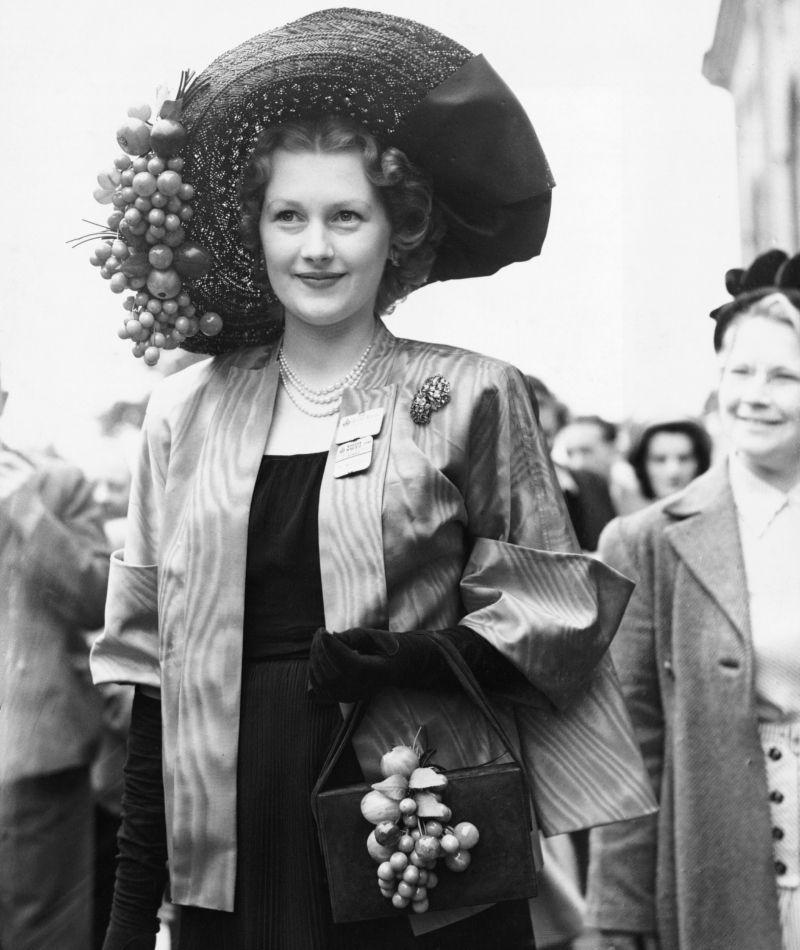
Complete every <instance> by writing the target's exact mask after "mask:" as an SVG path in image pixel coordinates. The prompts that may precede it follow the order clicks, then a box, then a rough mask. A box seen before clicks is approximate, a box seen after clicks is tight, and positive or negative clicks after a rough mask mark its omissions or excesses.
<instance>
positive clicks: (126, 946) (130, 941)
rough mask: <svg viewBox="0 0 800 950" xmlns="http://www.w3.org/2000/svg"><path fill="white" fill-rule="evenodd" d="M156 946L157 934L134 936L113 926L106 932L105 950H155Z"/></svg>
mask: <svg viewBox="0 0 800 950" xmlns="http://www.w3.org/2000/svg"><path fill="white" fill-rule="evenodd" d="M155 946H156V935H155V934H149V933H148V934H134V935H133V936H132V935H131V934H130V933H128V931H127V930H125V929H124V928H118V927H116V926H115V925H114V924H111V926H110V927H109V928H108V930H107V931H106V939H105V942H104V943H103V950H155Z"/></svg>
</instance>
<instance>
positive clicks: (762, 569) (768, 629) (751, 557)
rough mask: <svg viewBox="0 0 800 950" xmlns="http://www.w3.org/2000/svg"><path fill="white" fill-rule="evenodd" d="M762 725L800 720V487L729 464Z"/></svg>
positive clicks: (734, 460)
mask: <svg viewBox="0 0 800 950" xmlns="http://www.w3.org/2000/svg"><path fill="white" fill-rule="evenodd" d="M729 466H730V469H729V470H730V481H731V488H732V490H733V497H734V501H735V503H736V509H737V513H738V520H739V533H740V537H741V540H742V550H743V554H744V567H745V573H746V575H747V590H748V594H749V600H750V629H751V632H752V638H753V650H754V654H755V664H756V675H755V679H756V682H755V686H756V698H757V702H758V713H759V719H760V720H761V721H768V722H776V721H791V720H800V485H795V487H794V488H793V489H792V490H791V491H790V492H789V493H788V494H785V493H784V492H782V491H780V490H779V489H777V488H774V487H773V486H772V485H769V484H767V482H765V481H763V480H762V479H760V478H758V476H756V475H754V474H753V473H752V472H751V471H750V469H749V468H747V467H746V466H745V464H744V463H743V462H742V461H741V459H739V458H738V457H737V456H736V455H731V457H730V460H729Z"/></svg>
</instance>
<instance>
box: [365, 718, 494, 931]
mask: <svg viewBox="0 0 800 950" xmlns="http://www.w3.org/2000/svg"><path fill="white" fill-rule="evenodd" d="M417 736H419V733H417ZM429 758H430V753H427V754H426V753H425V752H423V750H422V749H421V747H420V746H419V745H418V743H417V741H416V740H415V741H414V743H413V745H412V746H405V745H399V746H395V747H394V748H393V749H391V750H390V751H389V752H387V753H386V754H385V755H384V756H383V757H382V759H381V775H383V776H384V779H383V781H382V782H376V783H375V784H374V785H373V786H372V791H371V792H367V794H366V795H365V796H364V797H363V799H362V800H361V814H362V815H363V816H364V817H365V818H366V819H367V821H370V822H372V824H374V825H375V828H374V829H373V830H372V831H371V832H370V835H369V837H368V838H367V851H368V852H369V854H370V857H371V858H372V859H373V860H374V861H377V862H378V887H379V888H380V892H381V894H383V896H384V897H385V898H387V899H388V900H391V902H392V904H393V905H394V906H395V907H396V908H397V909H398V910H402V909H404V908H406V907H408V906H409V904H410V905H411V908H412V910H413V911H414V912H415V913H417V914H424V913H425V912H426V911H427V910H428V908H429V906H430V902H429V898H428V892H429V891H431V890H433V888H435V887H436V885H437V884H438V883H439V877H438V875H437V874H436V870H435V869H436V864H437V860H438V859H439V858H444V863H445V865H446V866H447V868H448V869H449V870H451V871H457V872H458V871H466V869H467V868H468V867H469V865H470V862H471V861H472V853H471V849H472V848H474V847H475V845H476V844H477V843H478V841H479V840H480V833H479V831H478V829H477V828H476V827H475V825H473V824H472V823H471V822H468V821H462V822H459V824H457V825H455V826H453V825H452V824H451V821H452V818H453V813H452V811H451V810H450V808H448V806H447V805H446V804H444V801H443V799H444V796H445V794H446V788H447V784H448V782H447V776H446V775H444V774H443V773H442V772H441V771H439V770H438V769H437V768H436V767H435V766H434V767H429V766H426V765H423V763H424V762H426V761H427V760H428V759H429Z"/></svg>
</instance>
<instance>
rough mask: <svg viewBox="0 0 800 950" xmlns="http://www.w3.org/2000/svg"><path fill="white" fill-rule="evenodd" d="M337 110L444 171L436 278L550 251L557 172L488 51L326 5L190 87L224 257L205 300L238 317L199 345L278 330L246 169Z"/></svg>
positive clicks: (212, 228)
mask: <svg viewBox="0 0 800 950" xmlns="http://www.w3.org/2000/svg"><path fill="white" fill-rule="evenodd" d="M331 114H334V115H342V116H348V117H350V118H351V119H354V120H355V121H357V122H359V123H360V124H362V125H363V126H365V127H366V128H367V129H368V130H369V131H370V132H371V133H372V134H373V135H375V136H376V137H377V138H378V140H379V141H380V142H381V143H382V144H383V145H384V146H390V145H391V146H395V147H397V148H399V149H401V150H402V151H403V152H405V154H406V155H407V156H408V157H409V159H410V160H411V161H412V162H414V163H415V164H417V165H418V166H420V167H421V168H423V169H424V170H425V171H426V172H427V173H428V174H429V175H430V176H431V178H432V181H433V191H434V199H435V201H436V203H437V204H438V206H439V207H440V209H441V210H442V212H443V214H444V218H445V222H446V225H447V233H446V236H445V238H444V240H443V242H442V244H441V245H440V247H439V249H438V252H437V259H436V263H435V264H434V267H433V270H432V272H431V275H430V277H429V281H437V280H451V279H455V278H463V277H477V276H481V275H487V274H493V273H495V272H496V271H497V270H499V269H500V268H501V267H504V266H505V265H507V264H510V263H512V262H514V261H525V260H529V259H530V258H532V257H534V256H535V255H537V254H538V253H539V251H540V250H541V247H542V242H543V241H544V237H545V234H546V232H547V223H548V219H549V215H550V192H551V188H552V187H553V185H554V182H553V179H552V176H551V174H550V169H549V167H548V164H547V160H546V158H545V156H544V153H543V152H542V149H541V146H540V145H539V141H538V139H537V137H536V133H535V132H534V130H533V127H532V125H531V123H530V120H529V119H528V117H527V115H526V114H525V111H524V109H523V108H522V106H521V105H520V103H519V102H518V100H517V99H516V97H515V96H514V95H513V93H512V92H511V90H510V89H509V88H508V86H506V84H505V83H504V82H503V80H502V79H500V77H499V76H498V75H497V73H496V72H495V71H494V70H493V69H492V67H491V66H490V65H489V64H488V63H487V62H486V60H485V59H484V58H483V56H474V55H473V54H472V53H470V52H469V50H467V49H465V48H464V47H463V46H460V45H459V44H458V43H456V42H454V41H453V40H451V39H449V38H448V37H446V36H443V35H442V34H441V33H438V32H436V31H435V30H432V29H429V28H428V27H426V26H423V25H421V24H419V23H415V22H414V21H412V20H406V19H402V18H400V17H395V16H388V15H386V14H381V13H374V12H370V11H366V10H353V9H347V8H341V9H333V10H323V11H320V12H318V13H313V14H311V15H310V16H306V17H303V18H302V19H300V20H297V21H295V22H294V23H290V24H288V25H287V26H284V27H281V28H280V29H276V30H270V31H269V32H267V33H262V34H261V35H259V36H256V37H254V38H253V39H251V40H248V41H247V42H246V43H243V44H242V45H241V46H237V47H236V48H235V49H232V50H230V51H229V52H227V53H225V54H223V55H222V56H220V57H219V58H218V59H217V60H215V61H214V62H213V63H212V64H211V65H210V66H209V67H208V68H207V69H205V70H204V71H203V72H202V73H201V74H200V75H199V76H198V77H197V79H196V80H195V82H194V83H193V84H192V86H191V87H190V89H189V91H188V93H187V95H186V96H185V97H184V101H183V122H184V124H185V126H186V128H187V129H188V132H189V137H188V141H187V144H186V148H185V150H184V153H183V154H184V155H185V156H186V167H185V171H184V178H185V180H186V181H189V182H191V183H192V185H193V186H194V189H195V216H194V218H193V219H192V221H191V223H190V225H189V227H188V232H189V237H190V238H191V239H192V240H193V241H197V242H199V243H200V244H202V245H203V246H204V247H206V248H207V249H208V250H209V251H210V252H211V255H212V257H213V260H214V265H213V267H212V269H211V272H210V273H209V274H208V276H206V277H203V278H202V279H198V280H195V281H193V282H192V289H191V294H192V301H193V303H194V304H195V305H196V306H197V309H198V311H199V312H200V313H203V312H204V311H214V312H216V313H219V314H220V315H221V316H222V318H223V321H224V327H223V330H222V332H221V333H220V334H219V335H218V336H215V337H204V336H203V335H202V334H198V335H197V336H194V337H190V338H189V339H187V340H186V341H185V342H184V343H183V344H182V345H183V347H184V348H185V349H189V350H193V351H195V352H202V353H222V352H226V351H228V350H232V349H235V348H237V347H241V346H251V345H254V344H259V343H263V342H266V341H267V340H269V339H270V338H271V337H272V336H274V334H275V332H276V329H277V328H276V322H275V319H274V318H270V312H273V313H274V303H275V300H274V298H272V297H271V295H270V294H269V293H268V292H267V291H265V290H264V289H263V288H261V287H259V286H257V284H256V282H255V279H254V278H255V276H256V271H257V260H256V255H255V253H254V252H253V251H251V250H248V249H247V248H246V247H245V246H244V244H243V241H242V236H241V234H240V230H239V215H240V211H239V201H238V191H239V184H240V181H241V177H242V172H243V169H244V166H245V164H246V161H247V158H248V156H249V154H250V152H251V150H252V148H253V145H254V144H255V141H256V139H257V138H258V136H259V134H260V133H261V132H262V131H263V130H264V129H265V128H267V127H268V126H270V125H275V124H278V123H282V122H290V121H296V120H303V119H311V118H317V117H320V116H323V115H331Z"/></svg>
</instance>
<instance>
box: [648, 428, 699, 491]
mask: <svg viewBox="0 0 800 950" xmlns="http://www.w3.org/2000/svg"><path fill="white" fill-rule="evenodd" d="M645 467H646V469H647V477H648V479H649V480H650V486H651V488H652V489H653V493H654V495H655V497H656V498H666V497H667V495H671V494H672V493H673V492H676V491H680V490H681V489H682V488H685V487H686V486H687V485H688V484H689V482H691V481H692V479H693V478H694V477H695V476H696V475H697V469H698V464H697V458H696V456H695V454H694V445H693V444H692V440H691V439H690V438H689V436H688V435H686V433H685V432H656V434H655V435H654V436H653V437H652V439H650V443H649V445H648V446H647V458H646V459H645Z"/></svg>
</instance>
